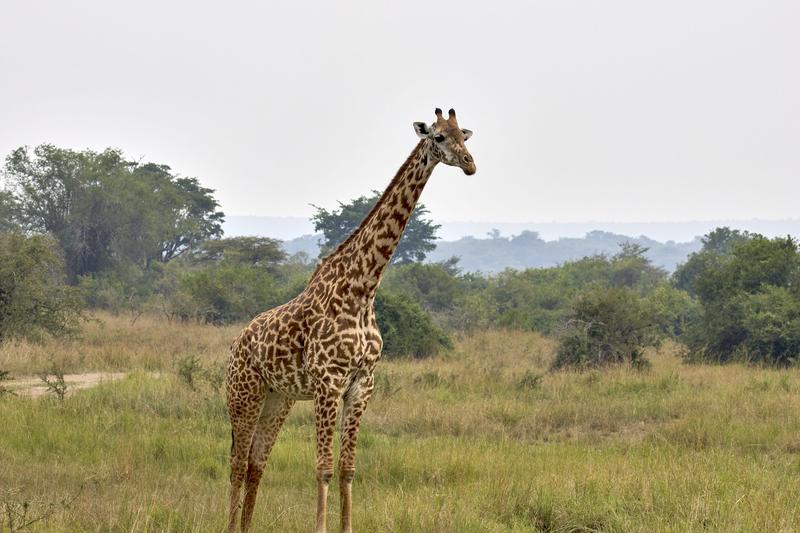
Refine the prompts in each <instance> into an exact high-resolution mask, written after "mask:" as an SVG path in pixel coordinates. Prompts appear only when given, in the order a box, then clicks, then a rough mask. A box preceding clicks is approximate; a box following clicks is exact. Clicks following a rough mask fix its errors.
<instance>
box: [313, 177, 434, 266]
mask: <svg viewBox="0 0 800 533" xmlns="http://www.w3.org/2000/svg"><path fill="white" fill-rule="evenodd" d="M380 197H381V193H380V192H378V191H373V195H372V196H369V197H367V196H360V197H358V198H356V199H355V200H352V201H351V202H350V203H348V204H343V203H342V202H339V210H338V211H337V210H332V211H328V210H327V209H323V208H322V207H317V206H314V208H316V210H317V211H316V213H315V214H314V215H313V216H312V217H311V221H312V222H313V223H314V230H315V231H321V232H322V234H323V236H324V240H323V241H322V242H321V243H320V257H323V256H325V255H327V254H329V253H330V252H332V251H333V250H334V249H335V248H336V247H337V246H338V245H339V244H340V243H342V242H343V241H344V240H345V239H346V238H347V237H348V236H349V235H350V234H351V233H353V231H355V230H356V228H358V226H359V224H361V221H362V220H364V218H366V216H367V215H368V214H369V212H370V210H371V209H372V208H373V206H374V205H375V204H376V203H378V200H379V199H380ZM428 213H429V212H428V210H427V209H426V208H425V205H424V204H417V206H416V207H415V208H414V211H413V212H412V213H411V218H410V219H409V221H408V225H407V226H406V229H405V232H403V236H402V237H401V238H400V242H399V244H398V245H397V249H396V250H395V252H394V256H393V257H392V263H398V264H404V263H413V262H415V261H416V262H421V261H422V260H424V259H425V256H426V255H427V254H428V253H429V252H431V251H433V250H434V249H435V248H436V244H435V243H434V241H435V240H436V231H437V230H438V229H439V228H440V227H441V225H440V224H434V223H433V222H432V221H431V220H430V219H427V218H425V215H427V214H428Z"/></svg>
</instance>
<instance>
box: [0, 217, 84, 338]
mask: <svg viewBox="0 0 800 533" xmlns="http://www.w3.org/2000/svg"><path fill="white" fill-rule="evenodd" d="M81 304H82V301H81V298H80V294H79V292H78V289H76V288H74V287H70V286H68V285H66V284H65V280H64V262H63V259H62V258H61V255H60V252H59V249H58V244H57V243H56V242H55V240H54V239H53V238H52V237H50V236H47V235H33V236H30V237H28V236H25V235H23V234H22V233H19V232H12V233H0V342H2V341H4V340H7V339H10V338H19V337H21V338H27V339H32V340H38V339H39V338H41V337H42V336H43V335H45V334H49V335H65V334H69V333H72V332H73V331H75V329H76V327H77V325H78V322H79V320H80V318H81Z"/></svg>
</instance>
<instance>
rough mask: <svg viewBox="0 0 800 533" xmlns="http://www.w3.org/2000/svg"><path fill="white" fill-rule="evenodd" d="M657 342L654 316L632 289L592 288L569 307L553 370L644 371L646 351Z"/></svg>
mask: <svg viewBox="0 0 800 533" xmlns="http://www.w3.org/2000/svg"><path fill="white" fill-rule="evenodd" d="M658 341H659V335H658V332H657V326H656V324H655V321H654V320H653V318H652V316H651V313H649V312H648V309H647V306H646V305H645V303H644V301H643V300H642V299H641V298H640V297H639V296H638V295H636V294H635V293H634V292H633V291H632V290H631V289H628V288H623V287H613V288H603V287H593V288H590V289H587V290H585V291H583V292H582V293H581V294H579V295H578V296H577V297H576V298H575V299H574V301H573V302H572V305H571V306H570V309H569V315H568V322H567V325H566V327H565V329H564V331H563V333H562V334H561V338H560V342H559V346H558V350H557V352H556V358H555V360H554V361H553V368H556V369H558V368H564V367H578V368H587V367H601V366H607V365H611V364H620V363H630V364H631V365H632V366H634V367H636V368H642V367H645V366H647V364H648V363H647V360H646V359H645V357H644V349H645V348H646V347H648V346H654V345H657V343H658Z"/></svg>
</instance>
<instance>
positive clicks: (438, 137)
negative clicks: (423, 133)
mask: <svg viewBox="0 0 800 533" xmlns="http://www.w3.org/2000/svg"><path fill="white" fill-rule="evenodd" d="M433 140H434V141H436V142H437V143H440V142H442V141H444V135H442V134H441V133H440V134H439V135H434V137H433Z"/></svg>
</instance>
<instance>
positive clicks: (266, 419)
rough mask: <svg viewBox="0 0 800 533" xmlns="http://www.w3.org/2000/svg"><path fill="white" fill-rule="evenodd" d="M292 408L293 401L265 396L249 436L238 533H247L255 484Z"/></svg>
mask: <svg viewBox="0 0 800 533" xmlns="http://www.w3.org/2000/svg"><path fill="white" fill-rule="evenodd" d="M292 405H294V400H290V399H288V398H285V397H283V396H279V395H277V394H276V393H275V392H272V391H270V392H267V399H266V401H265V402H264V409H263V411H262V412H261V416H260V417H259V418H258V421H257V422H256V430H255V433H254V434H253V438H252V444H251V445H250V453H249V456H248V464H247V478H246V485H245V490H244V506H243V507H242V531H248V530H249V529H250V525H251V523H252V520H253V509H254V507H255V504H256V495H257V494H258V484H259V483H260V482H261V476H262V475H263V473H264V467H265V466H266V464H267V459H268V458H269V453H270V451H272V445H273V444H275V439H276V438H277V437H278V432H279V431H280V429H281V426H283V422H284V420H286V416H287V415H288V414H289V410H290V409H291V408H292Z"/></svg>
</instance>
